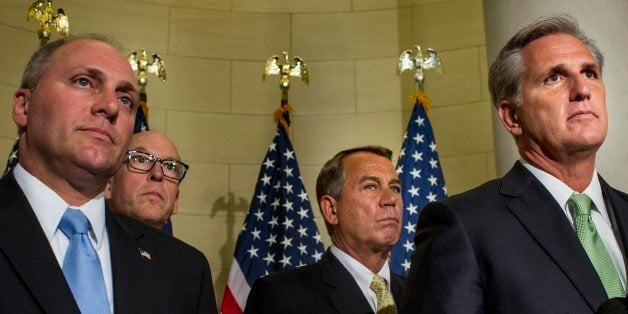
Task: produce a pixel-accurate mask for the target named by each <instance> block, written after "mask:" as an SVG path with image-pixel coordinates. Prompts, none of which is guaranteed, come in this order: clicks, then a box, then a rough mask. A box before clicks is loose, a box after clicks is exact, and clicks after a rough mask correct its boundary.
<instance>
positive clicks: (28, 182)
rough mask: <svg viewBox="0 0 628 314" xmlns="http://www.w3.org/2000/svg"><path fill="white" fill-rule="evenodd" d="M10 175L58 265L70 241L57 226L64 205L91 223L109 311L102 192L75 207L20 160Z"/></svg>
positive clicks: (110, 296) (109, 279) (110, 290)
mask: <svg viewBox="0 0 628 314" xmlns="http://www.w3.org/2000/svg"><path fill="white" fill-rule="evenodd" d="M13 175H14V176H15V180H16V181H17V184H18V185H19V186H20V188H22V191H23V192H24V194H25V195H26V198H27V199H28V202H29V203H30V205H31V207H32V208H33V211H34V212H35V216H37V220H39V224H40V225H41V227H42V229H43V230H44V233H45V234H46V238H47V239H48V242H49V243H50V247H52V251H53V252H54V254H55V257H56V258H57V262H59V267H63V259H64V258H65V252H66V251H67V249H68V245H69V242H70V240H69V239H68V237H67V236H66V235H65V234H64V233H63V232H62V231H61V230H60V229H59V228H58V227H59V222H60V221H61V217H63V214H64V213H65V210H66V209H67V208H68V207H72V208H75V209H78V210H80V211H81V212H83V214H85V216H87V219H88V220H89V222H90V224H91V226H92V229H91V230H90V232H89V238H90V240H91V242H92V245H93V246H94V249H95V250H96V252H97V253H98V258H99V259H100V266H101V268H102V273H103V277H104V279H105V287H106V289H107V298H108V299H109V309H110V310H111V313H113V285H112V282H113V280H112V277H111V255H110V252H109V236H108V234H107V229H106V226H105V200H104V198H103V194H102V193H101V194H99V195H98V196H96V197H95V198H93V199H91V200H89V201H88V202H87V203H85V204H83V205H81V206H79V207H75V206H70V205H68V203H66V202H65V201H64V200H63V199H62V198H61V197H60V196H59V195H57V193H55V192H54V191H53V190H52V189H50V188H49V187H48V186H46V185H45V184H44V183H43V182H41V181H39V179H37V178H35V177H34V176H33V175H31V174H30V173H28V171H26V169H24V168H23V167H22V166H21V165H20V164H18V165H17V166H16V167H15V169H14V170H13Z"/></svg>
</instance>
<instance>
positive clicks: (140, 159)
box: [133, 156, 148, 163]
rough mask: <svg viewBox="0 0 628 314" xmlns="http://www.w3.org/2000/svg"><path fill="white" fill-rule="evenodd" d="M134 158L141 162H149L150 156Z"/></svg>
mask: <svg viewBox="0 0 628 314" xmlns="http://www.w3.org/2000/svg"><path fill="white" fill-rule="evenodd" d="M133 160H135V161H137V162H139V163H146V162H148V158H146V157H144V156H135V157H133Z"/></svg>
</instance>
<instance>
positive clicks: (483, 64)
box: [478, 46, 491, 102]
mask: <svg viewBox="0 0 628 314" xmlns="http://www.w3.org/2000/svg"><path fill="white" fill-rule="evenodd" d="M478 52H479V54H480V78H481V79H480V82H481V83H482V100H484V101H488V102H490V101H491V93H490V92H489V91H488V69H489V67H490V65H489V64H488V59H487V57H486V46H482V47H480V48H479V49H478Z"/></svg>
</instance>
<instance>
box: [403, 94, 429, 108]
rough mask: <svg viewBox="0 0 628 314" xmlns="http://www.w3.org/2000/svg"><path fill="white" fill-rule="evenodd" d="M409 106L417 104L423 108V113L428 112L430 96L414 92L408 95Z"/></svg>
mask: <svg viewBox="0 0 628 314" xmlns="http://www.w3.org/2000/svg"><path fill="white" fill-rule="evenodd" d="M408 100H409V102H410V104H412V105H414V104H416V103H417V102H418V103H420V104H421V105H422V106H423V109H425V112H426V113H427V112H428V111H430V107H431V106H432V100H431V99H430V95H428V94H427V93H426V92H414V93H412V94H410V98H409V99H408Z"/></svg>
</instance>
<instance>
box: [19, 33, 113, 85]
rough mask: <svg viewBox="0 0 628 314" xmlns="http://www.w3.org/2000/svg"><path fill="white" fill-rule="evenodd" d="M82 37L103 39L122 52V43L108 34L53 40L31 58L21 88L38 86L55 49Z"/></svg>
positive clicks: (102, 40)
mask: <svg viewBox="0 0 628 314" xmlns="http://www.w3.org/2000/svg"><path fill="white" fill-rule="evenodd" d="M81 39H89V40H97V41H101V42H104V43H106V44H108V45H110V46H112V47H114V48H116V49H118V51H120V52H122V49H121V48H120V45H118V44H117V43H115V42H113V41H112V40H111V39H110V38H108V37H107V36H105V35H101V34H83V35H70V36H68V37H67V38H62V39H58V40H55V41H52V42H50V43H49V44H47V45H46V46H44V47H41V48H39V49H38V50H37V51H35V53H33V55H32V56H31V58H30V60H29V61H28V63H27V64H26V67H25V68H24V72H23V73H22V81H21V82H20V88H27V89H30V90H32V89H34V88H35V87H37V85H39V81H40V80H41V78H42V77H43V75H44V74H45V73H46V71H47V70H48V68H49V67H50V64H52V62H53V56H54V53H55V51H57V50H58V49H59V48H61V47H63V46H64V45H66V44H68V43H71V42H73V41H76V40H81Z"/></svg>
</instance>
